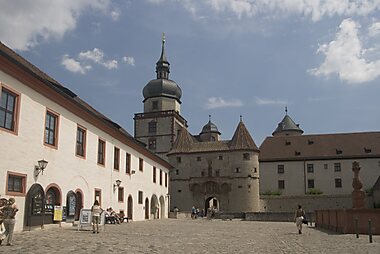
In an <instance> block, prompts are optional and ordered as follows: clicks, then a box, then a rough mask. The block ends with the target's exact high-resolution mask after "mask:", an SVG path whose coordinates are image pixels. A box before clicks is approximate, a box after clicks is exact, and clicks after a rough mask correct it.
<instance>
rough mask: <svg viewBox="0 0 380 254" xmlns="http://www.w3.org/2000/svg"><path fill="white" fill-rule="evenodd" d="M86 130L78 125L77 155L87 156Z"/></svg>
mask: <svg viewBox="0 0 380 254" xmlns="http://www.w3.org/2000/svg"><path fill="white" fill-rule="evenodd" d="M85 151H86V130H85V129H83V128H81V127H79V126H78V127H77V143H76V155H78V156H81V157H85V156H86V152H85Z"/></svg>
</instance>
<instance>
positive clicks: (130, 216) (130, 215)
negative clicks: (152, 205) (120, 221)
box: [127, 195, 133, 220]
mask: <svg viewBox="0 0 380 254" xmlns="http://www.w3.org/2000/svg"><path fill="white" fill-rule="evenodd" d="M127 216H128V219H129V220H133V199H132V196H131V195H129V196H128V204H127Z"/></svg>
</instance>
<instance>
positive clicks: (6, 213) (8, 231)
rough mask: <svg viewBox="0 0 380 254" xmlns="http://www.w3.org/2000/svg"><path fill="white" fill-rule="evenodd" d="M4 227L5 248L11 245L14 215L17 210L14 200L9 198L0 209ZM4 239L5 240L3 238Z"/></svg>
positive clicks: (14, 221)
mask: <svg viewBox="0 0 380 254" xmlns="http://www.w3.org/2000/svg"><path fill="white" fill-rule="evenodd" d="M1 211H2V213H3V219H4V226H5V233H4V235H5V237H7V246H11V245H12V239H13V231H14V228H15V223H16V213H17V212H18V208H17V206H16V204H15V199H14V198H10V199H9V200H8V202H7V204H6V205H5V206H3V207H2V208H1ZM4 239H5V238H4ZM1 242H2V240H1Z"/></svg>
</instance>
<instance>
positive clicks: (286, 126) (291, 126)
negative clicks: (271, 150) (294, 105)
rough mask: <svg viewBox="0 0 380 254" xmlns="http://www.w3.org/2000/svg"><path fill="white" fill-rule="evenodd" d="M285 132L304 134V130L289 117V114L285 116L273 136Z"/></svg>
mask: <svg viewBox="0 0 380 254" xmlns="http://www.w3.org/2000/svg"><path fill="white" fill-rule="evenodd" d="M284 131H294V132H298V133H301V134H302V133H303V130H301V128H300V127H299V125H298V124H296V123H295V122H294V121H293V119H292V118H291V117H290V116H288V114H286V115H285V117H284V118H283V119H282V121H281V122H280V123H279V124H278V126H277V128H276V130H275V131H274V132H273V133H272V135H275V134H277V133H280V132H284Z"/></svg>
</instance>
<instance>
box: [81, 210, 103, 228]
mask: <svg viewBox="0 0 380 254" xmlns="http://www.w3.org/2000/svg"><path fill="white" fill-rule="evenodd" d="M105 222H106V213H105V212H102V213H101V214H100V224H99V226H104V225H105ZM91 225H92V214H91V209H85V208H82V209H81V210H80V216H79V224H78V230H79V229H82V227H85V226H91Z"/></svg>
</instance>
